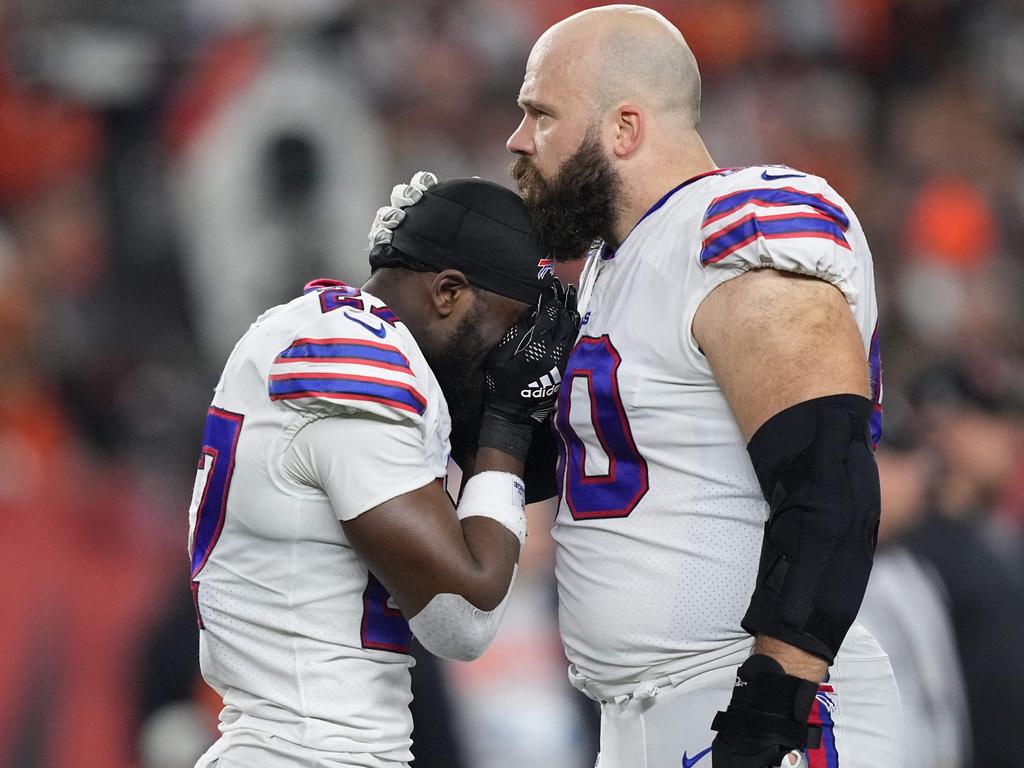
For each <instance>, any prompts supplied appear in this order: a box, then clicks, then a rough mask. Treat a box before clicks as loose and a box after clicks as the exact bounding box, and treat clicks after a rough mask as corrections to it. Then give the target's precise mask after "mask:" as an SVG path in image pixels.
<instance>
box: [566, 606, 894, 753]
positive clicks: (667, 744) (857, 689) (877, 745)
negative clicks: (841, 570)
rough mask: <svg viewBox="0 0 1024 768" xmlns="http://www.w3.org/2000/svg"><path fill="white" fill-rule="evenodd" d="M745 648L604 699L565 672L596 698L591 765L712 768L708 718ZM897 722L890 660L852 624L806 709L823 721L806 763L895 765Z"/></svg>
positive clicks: (722, 703)
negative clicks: (675, 678) (695, 670)
mask: <svg viewBox="0 0 1024 768" xmlns="http://www.w3.org/2000/svg"><path fill="white" fill-rule="evenodd" d="M749 653H750V649H749V646H748V647H746V648H745V649H744V650H743V651H741V652H738V653H734V654H732V655H731V656H727V657H724V658H723V659H722V665H721V666H720V667H716V668H715V669H712V670H710V671H705V672H702V673H700V674H697V675H695V676H693V677H690V678H689V679H687V680H685V681H683V682H679V683H677V684H676V683H673V682H672V681H671V680H668V679H667V678H665V679H662V680H659V681H651V682H650V683H643V684H640V685H638V686H637V687H636V689H635V690H634V692H633V693H632V694H631V695H627V696H618V697H617V698H615V699H612V700H606V701H601V697H600V694H599V693H598V692H599V690H600V689H599V686H594V685H593V684H591V683H589V682H588V681H585V680H581V679H580V678H579V676H578V674H577V675H575V676H574V675H573V673H572V672H570V678H571V679H573V684H574V685H576V687H578V688H580V690H582V691H583V692H584V693H587V695H589V696H591V697H592V698H597V699H598V700H599V701H601V753H600V756H599V758H598V763H597V766H596V768H712V765H711V740H712V739H713V738H714V737H715V733H714V731H712V730H711V720H712V719H713V718H714V716H715V713H716V712H718V711H719V710H724V709H725V708H726V706H728V704H729V699H730V697H731V696H732V689H733V683H734V682H735V679H736V668H737V667H738V666H739V665H740V664H742V663H743V661H744V659H746V658H747V656H748V655H749ZM595 693H597V695H595ZM902 720H903V716H902V712H901V710H900V701H899V694H898V693H897V690H896V681H895V679H894V678H893V673H892V667H891V666H890V665H889V658H888V656H886V655H885V653H884V651H882V649H881V648H880V647H879V645H878V643H877V642H876V641H875V639H874V638H873V637H872V636H871V635H870V634H869V633H868V632H867V630H865V629H863V628H862V627H861V626H860V625H859V624H854V625H853V627H852V628H851V629H850V632H849V633H848V634H847V636H846V640H845V642H844V643H843V645H842V648H841V649H840V651H839V654H838V655H837V656H836V660H835V662H834V663H833V665H832V666H831V667H830V668H829V675H828V680H827V682H825V683H822V684H821V686H819V689H818V695H817V697H816V699H815V702H814V705H813V707H812V708H811V717H810V720H809V722H810V723H812V724H815V725H820V726H821V729H822V737H821V746H820V747H819V748H817V749H814V750H809V751H808V752H807V753H806V755H805V758H806V760H805V763H804V765H805V766H806V768H900V766H901V765H902V764H903V761H902V755H903V748H904V745H903V743H902V738H901V737H902Z"/></svg>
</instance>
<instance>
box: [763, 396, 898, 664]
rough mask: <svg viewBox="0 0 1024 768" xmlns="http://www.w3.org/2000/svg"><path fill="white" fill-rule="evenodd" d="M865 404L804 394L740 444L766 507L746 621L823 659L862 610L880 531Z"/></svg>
mask: <svg viewBox="0 0 1024 768" xmlns="http://www.w3.org/2000/svg"><path fill="white" fill-rule="evenodd" d="M872 407H873V406H872V403H871V401H870V400H868V399H866V398H863V397H859V396H857V395H831V396H829V397H819V398H815V399H814V400H808V401H806V402H803V403H799V404H798V405H794V406H793V407H791V408H787V409H786V410H784V411H782V412H780V413H778V414H776V415H775V416H773V417H772V418H771V419H769V420H768V421H767V422H765V424H764V425H763V426H762V427H761V428H760V429H759V430H758V431H757V433H756V434H755V435H754V437H753V438H751V440H750V444H749V445H748V446H747V451H748V452H749V453H750V458H751V460H752V461H753V464H754V471H755V472H756V473H757V478H758V480H759V481H760V483H761V490H762V492H763V493H764V496H765V498H766V499H767V500H768V504H769V507H770V515H769V518H768V522H767V523H766V524H765V532H764V543H763V544H762V547H761V561H760V566H759V568H758V574H757V587H756V588H755V590H754V594H753V597H752V598H751V600H750V607H749V608H748V609H747V612H746V615H745V616H744V617H743V628H744V629H745V630H746V631H748V632H750V633H751V634H765V635H770V636H772V637H776V638H778V639H779V640H782V641H784V642H786V643H789V644H791V645H795V646H797V647H798V648H802V649H804V650H806V651H809V652H810V653H813V654H816V655H818V656H820V657H822V658H824V659H826V660H827V661H828V662H829V663H831V662H832V661H833V659H834V658H835V655H836V652H837V651H838V650H839V646H840V645H841V644H842V642H843V638H844V637H845V636H846V632H847V630H849V628H850V625H851V624H852V623H853V621H854V619H855V618H856V617H857V611H858V610H860V604H861V600H862V599H863V597H864V590H865V589H866V588H867V584H868V575H869V574H870V572H871V563H872V561H873V559H874V552H875V543H876V541H877V539H878V519H879V514H880V507H881V502H880V498H879V489H878V469H877V467H876V466H875V458H874V454H873V453H872V449H871V438H870V429H869V418H870V415H871V410H872Z"/></svg>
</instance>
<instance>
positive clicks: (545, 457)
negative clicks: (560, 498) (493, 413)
mask: <svg viewBox="0 0 1024 768" xmlns="http://www.w3.org/2000/svg"><path fill="white" fill-rule="evenodd" d="M482 417H483V414H482V413H481V414H480V415H478V416H477V417H476V419H475V420H473V421H470V422H462V423H459V424H453V425H452V434H451V438H450V439H451V443H452V460H453V461H454V462H455V463H456V464H458V465H459V467H460V468H461V469H462V471H463V475H465V474H466V467H467V466H471V462H472V461H473V460H474V457H475V456H476V449H477V445H479V438H480V419H481V418H482ZM557 461H558V433H557V432H555V429H554V426H553V425H552V423H551V420H550V419H548V420H547V421H545V422H544V423H543V424H541V425H540V426H539V427H537V428H536V429H534V430H533V439H532V440H531V441H530V452H529V453H528V454H527V455H526V467H525V468H524V469H523V484H524V485H525V486H526V503H527V504H535V503H536V502H538V501H546V500H547V499H550V498H551V497H553V496H557V495H558V484H557V482H556V477H555V465H556V463H557Z"/></svg>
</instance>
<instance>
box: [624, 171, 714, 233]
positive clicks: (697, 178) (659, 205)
mask: <svg viewBox="0 0 1024 768" xmlns="http://www.w3.org/2000/svg"><path fill="white" fill-rule="evenodd" d="M732 170H733V169H732V168H716V169H715V170H713V171H708V172H707V173H699V174H697V175H696V176H691V177H690V178H688V179H687V180H686V181H684V182H683V183H682V184H680V185H679V186H677V187H673V188H672V189H670V190H669V191H668V192H666V193H665V194H664V195H662V196H661V199H660V200H659V201H658V202H656V203H655V204H654V205H652V206H651V207H650V208H648V209H647V213H645V214H644V215H643V216H641V217H640V221H638V222H637V224H639V223H640V222H641V221H643V220H644V219H646V218H647V217H648V216H650V215H651V214H652V213H654V212H655V211H657V210H659V209H661V208H662V207H663V206H664V205H665V203H667V202H668V201H669V198H670V197H672V195H674V194H675V193H676V192H678V191H679V190H680V189H683V188H684V187H688V186H690V185H691V184H693V183H694V182H696V181H700V180H701V179H706V178H707V177H708V176H721V175H722V174H723V173H728V172H730V171H732ZM633 228H634V229H636V225H634V226H633Z"/></svg>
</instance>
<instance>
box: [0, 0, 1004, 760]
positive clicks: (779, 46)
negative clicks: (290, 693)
mask: <svg viewBox="0 0 1024 768" xmlns="http://www.w3.org/2000/svg"><path fill="white" fill-rule="evenodd" d="M582 7H585V4H583V3H578V2H572V1H570V0H557V1H552V2H543V1H542V0H526V1H523V2H515V3H513V2H501V0H426V1H423V2H411V1H406V2H399V1H398V0H375V1H373V2H371V1H370V0H350V1H345V0H301V1H299V0H295V1H293V2H282V1H281V0H134V1H133V2H128V0H6V2H0V542H2V555H0V584H2V585H3V586H2V597H0V766H12V768H58V767H63V766H69V767H70V766H74V768H92V767H93V766H97V767H99V766H103V768H129V767H131V766H139V767H140V768H143V767H144V768H158V767H159V768H176V766H189V765H191V762H189V761H190V760H191V759H193V754H192V753H193V752H194V750H196V749H200V750H201V748H202V746H203V744H204V743H205V742H208V741H209V740H211V739H212V738H213V737H214V732H213V730H211V729H212V728H213V727H214V726H215V713H216V708H217V701H216V697H215V696H211V695H210V693H209V691H208V690H207V689H205V687H204V686H203V684H202V683H201V680H199V679H197V678H196V671H195V668H194V664H195V658H194V657H195V646H194V643H195V636H194V633H195V628H194V624H193V623H192V621H191V618H190V615H189V611H190V605H189V599H188V590H187V586H186V579H187V558H186V552H185V537H186V527H187V526H186V507H187V503H188V498H189V494H190V489H191V484H192V476H193V473H194V468H195V462H196V457H197V451H198V445H199V437H200V432H201V428H202V423H203V413H204V411H205V408H206V405H207V403H208V401H209V397H210V392H211V389H212V386H213V384H214V383H215V380H216V376H217V373H218V371H219V369H220V366H221V365H222V363H223V360H224V359H225V357H226V355H227V353H228V352H229V351H230V348H231V345H232V344H233V342H234V340H235V339H236V338H237V336H238V335H239V334H240V333H241V332H242V331H243V330H244V329H245V328H246V327H247V325H248V323H249V322H251V320H252V319H254V318H255V316H256V315H257V314H258V313H259V312H260V311H262V310H263V309H264V308H266V307H268V306H270V305H272V304H275V303H278V302H280V301H283V300H286V299H288V298H289V297H291V296H294V295H296V294H297V292H298V291H299V290H300V289H301V287H302V285H303V284H304V283H305V282H306V281H307V280H308V279H310V278H312V277H318V276H325V275H329V276H334V277H340V278H343V279H346V280H349V281H350V282H355V283H357V284H358V283H359V282H360V280H361V279H362V278H363V277H364V276H365V274H366V265H365V259H366V252H365V232H366V230H367V227H368V225H369V222H370V220H371V219H372V216H373V213H374V211H375V210H376V208H377V207H378V206H379V205H381V204H383V203H384V201H385V199H386V198H385V195H386V193H387V191H388V190H389V189H390V186H391V185H392V184H394V183H396V182H398V181H400V180H403V179H406V178H408V176H409V175H410V174H411V173H412V172H413V171H415V170H418V169H421V168H426V169H431V170H434V171H436V172H437V173H438V174H439V175H440V176H441V177H442V178H444V177H450V176H456V175H480V176H483V177H486V178H491V179H494V180H497V181H501V182H503V183H508V177H507V174H506V171H505V168H506V166H507V164H508V161H509V159H510V156H509V155H508V154H507V153H506V151H505V149H504V142H505V139H506V137H507V136H508V134H509V133H510V132H511V131H512V129H513V128H514V127H515V125H516V123H517V121H518V119H519V117H518V110H517V108H516V106H515V96H516V93H517V91H518V87H519V82H520V78H521V75H522V70H523V67H524V64H525V59H526V55H527V53H528V51H529V48H530V46H531V44H532V42H533V40H534V39H535V38H536V36H537V35H538V34H539V33H540V32H541V31H543V29H545V28H546V27H547V26H548V25H549V24H550V23H552V22H553V21H555V20H557V19H559V18H562V17H564V16H565V15H568V14H569V13H571V12H573V11H575V10H578V9H580V8H582ZM653 7H656V8H658V9H659V10H661V11H662V12H664V13H665V14H666V15H668V16H669V17H670V18H671V19H672V20H673V21H674V22H675V23H676V24H677V25H678V26H679V27H680V28H681V29H682V30H683V32H684V34H685V35H686V36H687V38H688V40H689V42H690V44H691V46H692V48H693V50H694V52H695V53H696V55H697V58H698V60H699V62H700V65H701V69H702V73H703V78H704V108H703V125H702V133H703V135H704V137H705V139H706V141H707V143H708V145H709V147H710V149H711V152H712V155H713V156H714V157H715V159H716V160H717V161H718V162H719V163H720V164H721V165H723V166H736V165H744V164H751V163H760V162H770V163H780V164H787V165H791V166H794V167H797V168H800V169H803V170H807V171H813V172H815V173H818V174H821V175H823V176H825V177H827V178H828V179H829V180H830V181H831V182H832V184H833V186H834V187H835V188H836V189H838V190H839V191H840V192H841V193H842V194H843V195H844V196H845V197H846V198H847V199H848V200H849V201H850V202H851V203H852V205H853V206H854V209H855V210H856V211H857V212H858V214H859V216H860V217H861V220H862V223H863V225H864V228H865V230H866V231H867V233H868V237H869V240H870V243H871V245H872V249H873V253H874V257H875V267H876V273H877V282H878V294H879V302H880V307H881V318H882V320H881V330H880V333H881V334H882V350H883V360H884V365H885V368H884V371H885V373H884V376H885V403H886V409H887V418H888V420H887V428H888V431H889V443H888V446H889V447H887V448H885V449H883V453H881V454H880V465H881V467H882V472H883V484H884V485H885V494H886V504H887V506H886V522H885V528H884V529H883V540H882V544H881V547H880V555H879V558H880V563H882V564H883V565H882V566H880V568H879V569H878V573H879V574H880V576H879V579H878V580H877V582H876V581H873V583H872V592H871V593H870V594H869V608H870V609H871V610H872V611H873V613H874V616H875V621H876V622H877V623H878V626H879V633H880V634H883V635H890V637H889V638H888V640H889V642H890V643H891V645H890V650H891V651H892V653H893V657H894V664H896V665H897V672H898V674H900V675H901V676H902V677H903V680H901V682H902V683H905V685H906V694H905V698H906V700H907V707H908V718H909V719H908V729H910V731H911V735H912V736H913V737H914V743H915V744H916V745H917V746H916V747H915V750H914V753H915V754H914V756H913V757H912V759H911V762H910V763H908V764H909V765H913V766H919V767H920V768H939V767H943V768H954V767H957V766H968V765H970V764H971V760H972V756H973V757H974V758H975V759H976V760H977V761H978V762H977V764H978V765H979V766H981V765H984V766H985V767H986V768H998V767H999V766H1004V765H1005V766H1007V767H1008V768H1016V767H1017V766H1019V765H1020V761H1019V760H1016V761H1013V760H1012V759H1011V758H1004V757H1002V756H1001V754H1002V753H999V752H997V751H991V750H993V749H995V747H993V744H994V743H995V742H996V741H1000V742H1001V743H1004V744H1005V743H1010V744H1012V741H1013V737H1014V735H1015V734H1019V733H1020V732H1021V730H1020V726H1024V714H1021V712H1022V711H1024V710H1022V709H1021V708H1020V707H1019V706H1015V705H1014V702H1015V701H1016V700H1017V699H1019V696H1020V694H1021V693H1024V661H1022V658H1024V656H1022V654H1021V648H1024V548H1022V545H1021V536H1022V529H1024V472H1021V470H1024V440H1022V429H1021V424H1022V420H1021V415H1022V413H1024V407H1022V405H1024V333H1022V331H1024V316H1022V314H1024V301H1022V296H1024V290H1022V288H1024V282H1022V278H1024V258H1022V248H1021V245H1020V243H1021V237H1022V234H1024V233H1022V228H1024V216H1022V213H1024V144H1022V139H1024V3H1022V2H1019V1H1018V0H714V1H712V0H705V1H700V2H698V1H697V0H678V1H677V2H659V3H654V4H653ZM531 514H532V515H533V517H534V522H533V525H532V529H531V531H532V533H531V540H530V551H529V552H528V561H527V565H526V567H524V575H523V577H522V578H521V581H520V583H519V584H518V585H517V597H516V599H515V601H514V602H513V604H512V607H511V609H510V612H509V616H508V618H507V620H506V624H505V626H504V627H503V630H502V632H501V633H499V638H498V640H497V641H496V644H495V646H494V648H493V649H492V650H491V651H489V652H488V654H487V655H486V656H485V657H484V658H483V659H482V660H481V661H479V662H476V663H474V664H471V665H450V666H449V665H444V666H439V667H438V666H434V665H425V666H423V667H422V669H421V671H422V673H423V675H424V676H423V677H421V678H420V682H419V683H418V684H419V685H420V687H421V692H422V693H421V699H420V700H421V702H427V703H429V706H427V707H422V709H421V711H420V713H419V717H420V719H419V720H418V723H419V727H418V729H417V732H416V734H415V736H416V738H417V739H418V740H422V741H423V743H424V746H423V750H424V752H423V754H421V755H420V760H418V761H417V763H416V764H417V766H420V768H426V767H427V766H432V765H448V766H462V765H464V766H467V768H484V767H486V768H502V767H503V766H521V765H527V764H530V765H536V766H544V767H545V768H548V767H550V768H577V767H578V766H587V765H590V764H591V761H592V759H593V752H592V751H588V750H590V749H591V748H590V746H589V745H590V744H592V739H593V730H592V728H593V718H592V715H593V713H592V710H591V708H590V707H589V705H588V704H587V702H585V701H583V700H580V699H578V698H576V697H575V695H574V694H573V693H572V692H571V689H569V687H568V686H567V685H566V681H565V677H564V661H563V659H562V658H561V656H560V654H561V648H560V645H559V642H558V639H557V631H556V628H555V626H554V596H553V591H552V584H551V566H550V541H549V540H547V539H546V538H545V536H544V530H545V528H546V527H547V524H548V523H547V521H548V520H549V519H550V515H551V509H550V508H543V507H540V508H536V509H532V510H531ZM914 585H916V586H914ZM885 641H886V638H885V637H883V642H885ZM1015 727H1016V731H1014V730H1013V729H1014V728H1015ZM972 733H973V738H972ZM431 740H433V741H436V742H437V744H436V745H434V746H430V745H428V744H427V742H428V741H431ZM972 744H973V746H972ZM445 749H455V750H457V751H458V755H452V754H449V756H448V757H436V758H431V757H430V756H429V755H428V754H427V751H428V750H436V751H437V754H444V750H445ZM985 750H990V751H989V752H986V751H985ZM1006 754H1009V753H1006ZM431 760H433V762H431ZM1003 760H1010V762H1003Z"/></svg>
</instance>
